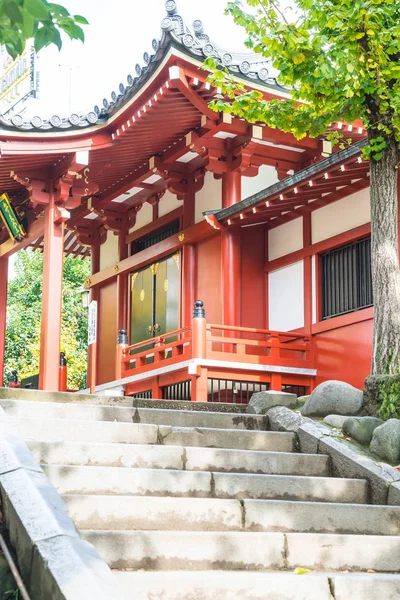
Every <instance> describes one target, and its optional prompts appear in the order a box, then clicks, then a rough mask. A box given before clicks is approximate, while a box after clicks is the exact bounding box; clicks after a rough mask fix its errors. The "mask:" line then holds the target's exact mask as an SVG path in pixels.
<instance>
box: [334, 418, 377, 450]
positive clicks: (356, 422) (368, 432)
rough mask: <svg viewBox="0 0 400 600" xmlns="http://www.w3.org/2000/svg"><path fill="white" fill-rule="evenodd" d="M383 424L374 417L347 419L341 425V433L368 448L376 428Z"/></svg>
mask: <svg viewBox="0 0 400 600" xmlns="http://www.w3.org/2000/svg"><path fill="white" fill-rule="evenodd" d="M382 424H383V421H382V420H381V419H377V418H375V417H349V418H348V419H346V420H345V422H344V423H343V428H342V429H343V433H345V434H346V435H349V436H350V437H351V438H353V440H356V442H359V443H360V444H363V445H364V446H368V445H369V444H370V443H371V440H372V435H373V433H374V431H375V429H376V428H377V427H379V426H380V425H382Z"/></svg>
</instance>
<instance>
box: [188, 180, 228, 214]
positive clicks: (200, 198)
mask: <svg viewBox="0 0 400 600" xmlns="http://www.w3.org/2000/svg"><path fill="white" fill-rule="evenodd" d="M221 208H222V180H221V179H214V177H213V175H212V173H210V172H207V173H206V174H205V177H204V185H203V187H202V189H201V190H200V191H199V192H197V194H196V206H195V223H199V222H200V221H202V220H203V219H204V217H203V212H204V211H205V210H219V209H221Z"/></svg>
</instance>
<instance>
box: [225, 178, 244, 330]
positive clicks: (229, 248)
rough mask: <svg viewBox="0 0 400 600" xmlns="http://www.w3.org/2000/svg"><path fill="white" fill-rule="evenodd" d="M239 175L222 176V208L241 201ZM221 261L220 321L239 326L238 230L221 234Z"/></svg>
mask: <svg viewBox="0 0 400 600" xmlns="http://www.w3.org/2000/svg"><path fill="white" fill-rule="evenodd" d="M241 183H242V178H241V174H240V173H239V172H237V171H230V172H228V173H224V175H223V176H222V207H223V208H227V207H228V206H232V205H233V204H236V203H237V202H240V200H241V191H242V189H241ZM221 259H222V321H223V324H224V325H236V326H240V279H241V277H240V268H241V252H240V229H239V228H235V229H230V227H229V226H227V227H225V228H224V229H223V230H222V234H221Z"/></svg>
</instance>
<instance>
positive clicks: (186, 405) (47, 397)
mask: <svg viewBox="0 0 400 600" xmlns="http://www.w3.org/2000/svg"><path fill="white" fill-rule="evenodd" d="M18 399H24V400H31V401H34V402H58V403H60V404H65V403H71V402H72V403H74V404H92V405H95V406H101V405H104V406H122V407H128V408H161V409H164V408H166V409H170V410H181V409H182V408H183V409H184V410H190V411H193V412H197V411H199V412H218V413H220V412H222V413H225V412H226V413H243V407H244V405H242V404H230V403H226V402H189V401H185V400H148V399H145V398H131V397H129V396H125V397H123V398H119V397H116V396H106V395H100V394H82V393H79V392H78V393H73V394H72V393H69V392H46V391H43V390H26V389H12V388H0V400H18Z"/></svg>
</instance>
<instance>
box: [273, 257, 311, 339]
mask: <svg viewBox="0 0 400 600" xmlns="http://www.w3.org/2000/svg"><path fill="white" fill-rule="evenodd" d="M303 275H304V264H303V261H300V262H297V263H294V264H292V265H290V266H289V267H284V268H283V269H279V270H278V271H272V273H269V276H268V310H269V329H272V330H274V331H291V330H292V329H297V328H299V327H304V293H303V291H304V279H303Z"/></svg>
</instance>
